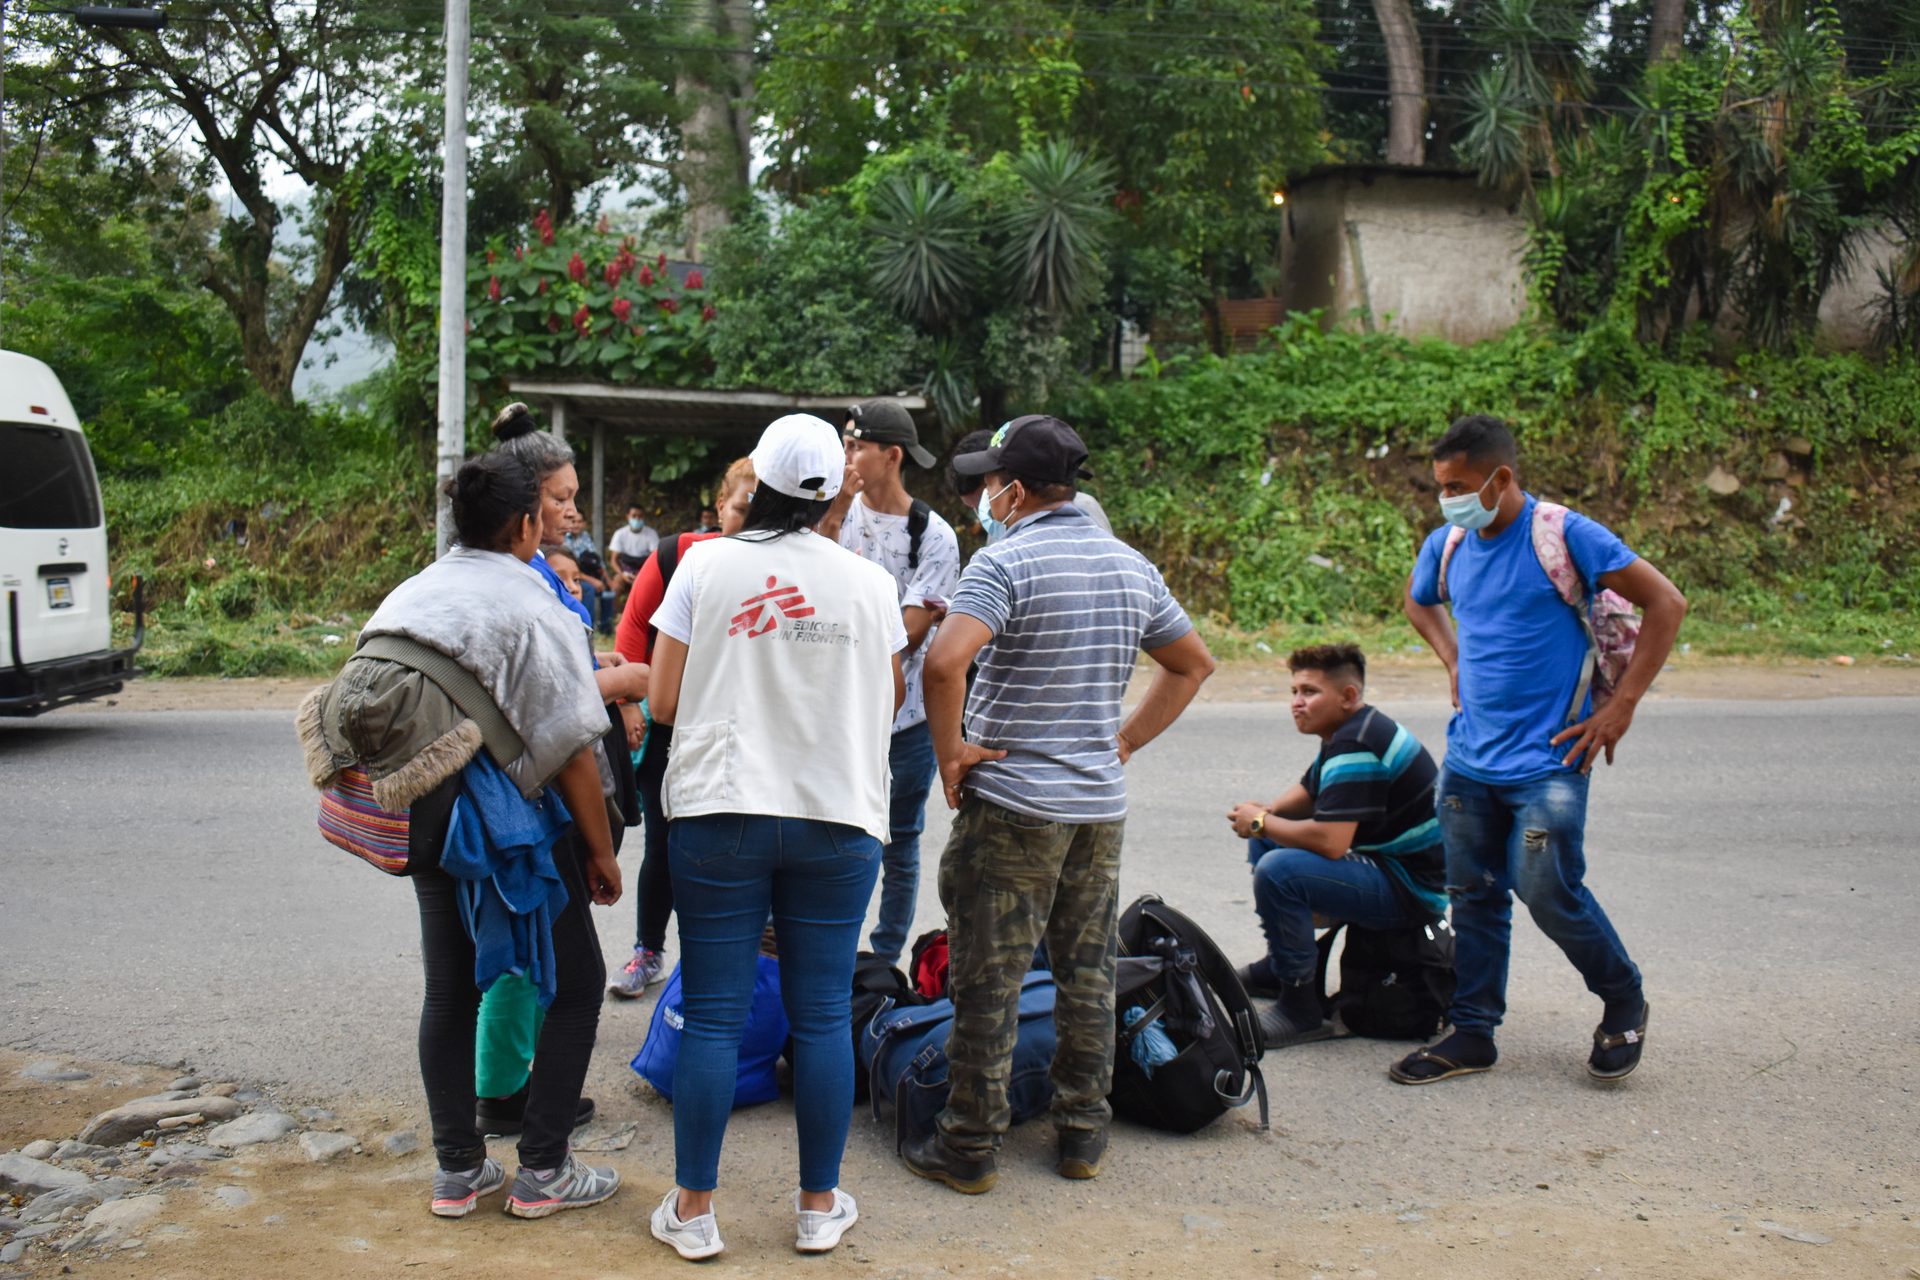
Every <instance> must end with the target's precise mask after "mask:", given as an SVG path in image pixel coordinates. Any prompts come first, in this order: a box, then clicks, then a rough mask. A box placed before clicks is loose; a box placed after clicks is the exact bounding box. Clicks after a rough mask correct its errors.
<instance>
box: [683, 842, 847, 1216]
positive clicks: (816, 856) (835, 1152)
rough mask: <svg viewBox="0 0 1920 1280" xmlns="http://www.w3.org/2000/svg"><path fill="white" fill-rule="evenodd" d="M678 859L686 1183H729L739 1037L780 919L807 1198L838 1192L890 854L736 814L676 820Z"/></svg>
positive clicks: (704, 1186) (701, 1186)
mask: <svg viewBox="0 0 1920 1280" xmlns="http://www.w3.org/2000/svg"><path fill="white" fill-rule="evenodd" d="M667 848H668V856H669V859H670V861H671V863H672V867H673V904H674V909H675V910H676V911H677V912H678V913H679V915H680V990H681V998H682V1005H681V1011H682V1012H683V1013H684V1014H685V1015H686V1027H685V1029H684V1031H683V1033H682V1036H681V1040H680V1058H679V1060H678V1061H677V1062H676V1063H675V1064H674V1069H673V1145H674V1153H675V1169H674V1179H675V1181H677V1182H678V1183H679V1184H680V1185H681V1186H683V1187H685V1188H686V1189H687V1190H689V1191H711V1190H712V1189H713V1188H714V1187H715V1186H716V1185H717V1184H718V1182H719V1180H720V1144H721V1141H722V1140H723V1139H724V1138H725V1137H726V1133H727V1117H728V1116H729V1115H730V1114H731V1113H732V1111H733V1092H734V1080H735V1077H736V1075H737V1074H738V1072H739V1069H740V1034H741V1031H742V1030H743V1029H744V1028H745V1027H746V1025H747V1011H748V1010H749V1009H750V1008H751V1007H752V1004H753V980H754V976H755V971H756V968H757V965H758V961H757V957H758V955H759V952H760V934H761V931H762V930H764V929H765V927H766V923H767V912H768V909H769V908H771V909H772V912H773V924H774V930H775V932H776V933H777V934H778V935H779V939H780V998H781V1003H782V1004H784V1005H785V1006H786V1010H787V1021H788V1022H789V1023H790V1024H791V1026H792V1034H793V1045H794V1051H793V1095H794V1096H793V1101H794V1124H795V1128H796V1129H797V1130H798V1131H799V1141H800V1187H801V1189H802V1190H805V1191H831V1190H832V1189H833V1188H834V1187H836V1186H838V1185H839V1184H840V1156H841V1154H842V1153H843V1152H844V1151H845V1149H846V1145H847V1123H848V1120H849V1119H850V1117H851V1116H852V1114H853V1034H852V1028H851V1027H850V1025H849V1023H850V1021H851V1013H850V1010H849V1007H848V1004H847V996H848V992H849V991H851V990H852V987H853V955H854V951H855V950H856V949H857V948H858V947H859V944H860V925H861V924H862V923H863V922H864V921H865V919H866V914H867V902H868V900H869V899H871V898H872V896H873V881H874V877H875V876H876V875H878V874H879V870H880V842H879V841H878V840H875V839H874V838H873V837H872V836H870V835H868V834H866V833H865V832H863V831H860V830H857V829H856V828H853V827H849V826H844V825H842V824H840V823H837V822H822V821H819V820H817V819H807V818H769V817H762V816H759V815H756V814H741V813H725V814H712V815H708V816H706V817H699V818H679V819H676V820H674V821H673V822H672V823H670V824H669V826H668V831H667Z"/></svg>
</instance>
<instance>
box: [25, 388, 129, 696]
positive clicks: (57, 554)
mask: <svg viewBox="0 0 1920 1280" xmlns="http://www.w3.org/2000/svg"><path fill="white" fill-rule="evenodd" d="M112 588H113V580H112V578H111V577H109V576H108V573H107V522H106V517H105V516H104V515H102V513H101V509H100V482H99V480H98V479H97V478H96V477H95V475H94V471H93V454H92V453H91V452H90V451H89V450H88V449H87V437H86V435H85V434H84V433H83V432H82V431H81V430H80V420H79V418H77V417H75V416H74V412H73V405H72V404H71V403H69V402H68V400H67V393H66V391H65V390H63V389H62V388H61V386H60V379H58V378H56V377H54V376H53V370H51V369H49V368H47V366H46V365H44V364H42V363H40V362H39V361H38V360H35V359H33V358H32V357H31V356H23V355H20V354H18V353H16V352H12V351H0V715H4V716H33V715H39V714H40V713H41V712H42V711H51V710H52V709H53V708H55V707H61V706H65V705H67V704H68V703H70V702H83V701H85V700H86V699H88V698H97V697H100V696H102V695H104V694H109V693H118V692H119V691H120V689H121V687H122V685H123V684H124V683H125V682H126V681H128V680H130V679H132V678H133V677H134V676H137V675H139V674H140V672H139V671H138V670H137V669H136V668H135V667H134V665H133V659H134V655H135V654H137V653H138V652H139V651H140V644H141V641H142V640H143V639H144V638H145V635H146V611H145V608H144V599H143V595H144V593H143V591H142V590H141V584H140V582H139V580H138V579H135V581H134V592H133V594H134V629H133V647H132V648H128V649H115V648H113V647H112V645H113V599H112Z"/></svg>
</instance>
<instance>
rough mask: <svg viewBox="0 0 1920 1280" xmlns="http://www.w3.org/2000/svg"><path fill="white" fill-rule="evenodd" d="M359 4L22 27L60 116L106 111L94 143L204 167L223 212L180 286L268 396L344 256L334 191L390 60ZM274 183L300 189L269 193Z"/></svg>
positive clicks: (346, 227)
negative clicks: (197, 296) (138, 23)
mask: <svg viewBox="0 0 1920 1280" xmlns="http://www.w3.org/2000/svg"><path fill="white" fill-rule="evenodd" d="M364 8H365V6H363V5H362V4H360V3H357V2H356V0H306V2H305V3H301V4H297V5H296V4H294V3H291V2H290V0H178V2H177V3H173V4H170V5H169V6H168V15H169V19H170V21H169V25H168V27H167V28H166V29H165V30H164V31H161V32H138V31H122V30H103V31H89V30H87V29H83V28H79V27H77V26H75V25H74V24H72V23H70V22H67V21H65V20H63V19H58V18H39V19H29V23H28V25H27V27H26V30H25V33H24V36H25V42H26V43H27V44H28V45H29V46H30V47H32V48H33V49H34V51H35V55H36V56H35V64H36V67H37V71H38V75H39V77H40V78H41V79H42V80H43V81H44V82H45V83H46V84H48V85H49V87H62V88H64V91H65V93H66V95H67V96H66V97H65V99H64V105H65V106H66V107H67V108H68V109H70V110H79V109H84V108H89V107H91V106H93V105H94V104H97V103H102V102H104V103H110V104H112V106H113V108H114V111H113V113H112V115H111V118H110V121H109V127H110V130H111V132H110V134H109V135H108V137H107V139H105V141H108V142H110V143H112V144H117V145H118V146H119V147H120V148H121V149H122V150H123V151H124V152H125V153H127V154H146V155H153V154H158V153H162V152H170V151H172V150H174V149H175V147H176V145H177V142H178V139H179V138H180V137H182V136H183V135H185V136H189V137H191V138H192V139H193V140H194V145H195V147H196V148H197V150H198V151H199V152H200V153H202V154H203V155H204V156H205V157H206V159H207V160H208V161H210V162H211V164H212V165H213V167H214V168H215V169H216V170H217V172H218V174H219V176H220V178H221V180H222V181H223V182H224V183H225V185H226V187H227V189H228V191H229V192H230V193H231V198H232V206H231V210H230V212H229V213H228V215H227V216H226V217H225V218H224V219H223V221H222V223H221V225H220V228H219V232H218V235H217V237H216V238H215V239H214V241H213V242H212V243H211V244H209V245H208V246H207V247H206V251H205V253H204V254H203V255H202V257H201V260H200V261H199V263H198V264H197V266H196V269H195V270H194V272H193V275H192V278H193V279H194V280H195V281H196V282H197V283H198V284H199V285H200V286H201V287H202V288H204V289H206V290H207V291H208V292H210V293H212V294H213V296H214V297H216V298H218V299H219V300H220V302H221V303H222V304H223V305H224V306H225V307H226V309H227V311H228V312H229V313H230V314H231V315H232V317H233V320H234V323H235V324H236V325H237V326H238V328H239V332H240V350H241V358H242V359H243V361H244V362H245V364H246V368H247V371H248V373H249V374H251V375H252V377H253V379H254V381H255V382H256V383H258V384H259V386H260V387H261V389H262V390H263V391H265V392H266V393H267V394H268V395H269V396H271V397H273V398H275V399H278V400H282V401H285V400H287V399H288V398H290V396H291V394H292V388H293V378H294V374H295V372H296V371H297V370H298V368H299V363H300V358H301V355H302V353H303V352H304V351H305V350H306V345H307V341H308V339H309V338H310V337H311V336H312V335H313V332H314V330H315V328H316V327H317V326H318V325H319V324H320V321H321V318H322V317H323V316H324V315H325V314H326V313H327V310H328V308H329V307H330V306H331V305H332V302H333V294H334V287H335V285H336V284H338V282H339V280H340V277H341V275H342V274H343V273H344V272H345V271H346V268H347V263H348V262H349V260H350V259H351V257H352V252H353V243H354V232H355V222H354V214H355V210H354V207H353V204H352V202H351V201H350V200H349V199H347V198H345V194H344V187H345V185H346V183H347V181H348V179H349V177H350V175H351V174H352V172H353V169H354V165H355V163H356V162H357V160H358V159H359V157H360V155H361V152H362V149H363V147H364V143H365V128H366V122H367V120H368V119H369V118H370V117H372V116H374V115H376V114H377V112H378V110H379V91H380V88H381V75H380V72H381V70H382V68H383V67H386V68H390V67H391V66H392V65H393V58H394V48H393V45H392V43H391V41H389V40H388V39H386V38H385V37H383V36H380V35H378V34H371V33H369V31H368V29H367V28H366V27H364V26H360V25H358V19H359V18H360V17H361V16H362V11H363V9H364ZM283 176H284V177H291V178H292V179H294V180H296V181H297V182H298V183H299V184H300V186H301V187H302V188H303V190H302V191H301V192H299V193H285V192H283V190H282V187H283V181H282V180H283Z"/></svg>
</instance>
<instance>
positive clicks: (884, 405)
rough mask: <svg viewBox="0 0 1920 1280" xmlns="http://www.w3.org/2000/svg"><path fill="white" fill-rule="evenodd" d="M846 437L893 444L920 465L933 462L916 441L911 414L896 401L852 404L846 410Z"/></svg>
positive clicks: (931, 457)
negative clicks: (851, 406)
mask: <svg viewBox="0 0 1920 1280" xmlns="http://www.w3.org/2000/svg"><path fill="white" fill-rule="evenodd" d="M847 436H848V438H849V439H853V440H870V441H872V442H873V443H874V444H897V445H899V446H900V447H901V448H902V449H905V450H906V451H907V453H908V454H909V455H910V456H911V457H912V458H913V460H914V461H915V462H917V463H919V464H920V465H921V466H923V467H930V466H932V465H933V464H934V461H935V459H934V456H933V455H932V454H931V453H928V452H927V451H926V449H925V448H924V447H922V445H921V444H920V432H919V431H918V430H916V429H915V427H914V425H913V415H912V414H910V413H908V412H907V409H906V406H905V405H903V404H901V403H900V402H899V401H898V400H867V401H864V402H862V403H860V404H857V405H855V406H853V408H851V409H849V410H848V411H847Z"/></svg>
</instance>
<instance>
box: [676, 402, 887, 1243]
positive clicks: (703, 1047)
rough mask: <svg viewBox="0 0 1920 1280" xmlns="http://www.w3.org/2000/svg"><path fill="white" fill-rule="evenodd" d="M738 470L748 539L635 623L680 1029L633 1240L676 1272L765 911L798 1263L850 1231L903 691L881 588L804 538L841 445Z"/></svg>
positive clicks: (827, 496) (707, 1194)
mask: <svg viewBox="0 0 1920 1280" xmlns="http://www.w3.org/2000/svg"><path fill="white" fill-rule="evenodd" d="M752 456H753V469H754V474H755V475H756V476H757V477H758V486H757V488H756V490H755V492H754V495H753V501H752V503H751V505H750V506H749V507H748V510H747V523H746V527H745V528H744V529H742V530H741V531H740V533H738V534H736V535H734V536H732V537H727V538H715V539H713V540H712V541H710V542H702V543H699V544H697V545H695V546H692V547H689V548H688V549H687V552H686V556H685V558H684V559H683V560H682V561H681V562H680V567H679V569H678V570H677V571H676V572H675V574H674V576H673V581H672V583H671V584H669V586H668V588H667V593H666V596H665V597H664V598H663V599H662V600H661V602H660V608H659V610H658V611H657V612H655V614H654V615H653V623H654V625H655V626H656V627H658V628H659V632H660V638H659V641H658V643H657V644H656V645H655V646H654V651H653V677H652V682H651V686H650V690H651V691H650V695H649V696H650V698H651V702H652V708H653V716H654V719H656V720H658V721H661V722H662V723H665V724H671V725H672V726H673V747H672V751H671V753H670V754H669V756H668V758H667V775H666V780H665V784H664V787H663V793H664V800H665V805H666V811H667V817H668V820H669V825H668V836H667V850H668V859H669V863H670V865H671V867H672V871H673V894H674V907H675V909H676V910H677V911H678V913H679V917H680V952H681V969H680V981H681V990H682V993H683V1004H682V1012H683V1013H684V1014H685V1016H686V1026H685V1029H684V1032H683V1035H682V1039H681V1046H680V1057H679V1060H678V1061H677V1063H676V1064H675V1067H674V1074H673V1132H674V1147H675V1153H676V1169H675V1181H676V1182H677V1183H678V1186H677V1187H675V1188H674V1189H673V1190H671V1191H669V1192H667V1196H666V1199H665V1200H663V1201H662V1202H661V1203H660V1205H659V1207H657V1208H656V1209H655V1210H654V1212H653V1223H652V1226H653V1235H654V1237H655V1238H656V1239H658V1240H661V1241H664V1242H665V1243H667V1244H669V1245H671V1246H673V1248H674V1249H675V1250H676V1251H677V1252H678V1253H679V1254H680V1256H681V1257H683V1258H710V1257H712V1256H713V1255H715V1254H717V1253H719V1252H720V1250H721V1248H722V1244H721V1240H720V1232H719V1227H718V1225H717V1223H716V1221H715V1219H714V1214H713V1190H714V1186H715V1185H716V1183H717V1182H718V1181H719V1164H720V1144H721V1141H722V1139H723V1138H724V1137H725V1134H726V1127H727V1117H728V1114H729V1113H730V1112H731V1110H732V1108H733V1092H734V1078H735V1074H736V1072H737V1070H738V1065H739V1050H740V1034H741V1030H742V1029H743V1028H744V1027H745V1025H746V1019H747V1010H748V1008H749V1006H750V1005H751V1003H752V998H753V981H754V974H755V967H756V964H757V961H756V956H757V955H758V954H759V947H760V934H761V931H762V928H763V926H764V925H765V924H766V921H767V915H768V912H769V910H771V912H772V915H773V921H774V928H775V931H776V933H777V934H778V935H779V939H780V981H781V997H782V1000H783V1002H784V1003H785V1005H786V1010H787V1019H788V1021H789V1022H790V1023H791V1024H792V1030H793V1044H794V1064H793V1074H794V1106H795V1111H796V1127H797V1128H798V1131H799V1145H800V1190H799V1193H798V1195H797V1196H796V1200H795V1208H796V1210H797V1211H798V1213H799V1234H798V1237H797V1239H796V1241H795V1247H796V1248H798V1249H800V1250H801V1251H802V1252H805V1253H824V1252H826V1251H827V1250H829V1249H831V1248H833V1247H834V1246H835V1245H836V1244H838V1243H839V1242H840V1237H841V1236H842V1235H843V1234H844V1233H845V1232H846V1230H847V1228H848V1227H850V1226H852V1225H853V1223H854V1221H855V1219H856V1217H857V1216H858V1215H857V1213H856V1210H855V1208H854V1202H853V1197H852V1196H849V1195H848V1194H847V1193H846V1192H844V1191H842V1190H840V1189H839V1181H840V1157H841V1154H842V1152H843V1151H844V1150H845V1147H846V1141H847V1124H848V1121H849V1119H850V1117H851V1115H852V1112H853V1040H852V1035H851V1028H850V1027H849V1025H848V1023H849V1017H850V1015H849V1009H848V1003H847V993H848V991H849V990H850V989H851V985H852V981H853V959H854V951H855V949H856V948H857V947H858V945H859V940H860V926H861V925H862V923H864V921H865V919H866V913H867V903H868V901H869V900H870V899H871V897H872V896H873V885H874V880H875V878H876V877H877V876H878V874H879V870H880V849H881V844H882V842H883V841H885V840H886V839H887V838H888V834H889V832H888V819H887V786H888V774H887V748H888V744H889V742H890V741H891V736H892V729H893V717H894V713H895V712H896V711H897V710H898V708H899V705H900V700H901V698H902V696H903V694H904V692H905V686H904V684H903V682H902V680H901V674H900V658H899V654H900V651H901V650H902V649H904V648H905V647H906V643H907V636H906V631H905V629H904V628H903V627H902V625H901V621H900V609H899V606H898V604H897V603H896V599H897V596H898V592H897V591H896V590H895V587H894V582H893V579H892V578H891V577H890V576H888V574H887V571H886V570H885V569H882V568H881V567H880V566H879V565H877V564H872V563H870V562H868V561H866V560H863V559H861V558H860V557H858V556H852V555H848V554H847V553H846V552H845V551H843V550H841V549H840V547H839V546H838V545H836V544H835V543H834V542H833V541H831V540H829V539H827V538H822V537H818V536H816V535H815V534H814V533H813V525H814V523H815V522H816V521H817V520H819V519H820V517H821V516H822V515H823V514H825V512H826V510H827V505H828V503H829V501H830V500H831V499H832V498H833V496H834V494H835V493H836V492H838V491H839V488H840V480H841V476H842V474H843V472H844V469H845V464H846V460H845V457H844V455H843V453H842V448H841V444H840V436H839V433H838V432H836V431H835V430H834V429H833V428H832V427H831V426H829V425H827V424H826V423H825V422H823V421H821V420H820V419H819V418H815V417H812V416H810V415H807V414H793V415H789V416H787V417H784V418H781V419H780V420H779V421H777V422H775V423H774V424H773V425H772V426H770V427H768V428H767V430H766V432H765V434H763V435H762V436H761V437H760V443H759V444H758V445H757V446H756V447H755V448H754V451H753V455H752Z"/></svg>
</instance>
